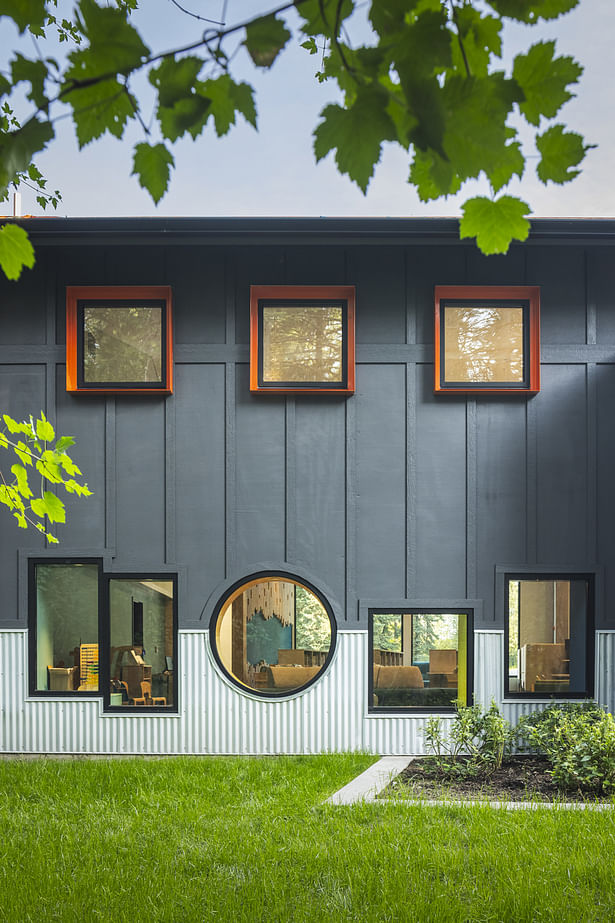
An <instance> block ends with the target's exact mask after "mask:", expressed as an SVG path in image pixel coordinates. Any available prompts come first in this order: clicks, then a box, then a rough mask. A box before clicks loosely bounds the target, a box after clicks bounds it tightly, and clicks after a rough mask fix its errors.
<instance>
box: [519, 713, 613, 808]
mask: <svg viewBox="0 0 615 923" xmlns="http://www.w3.org/2000/svg"><path fill="white" fill-rule="evenodd" d="M517 732H518V735H519V739H521V740H523V741H525V742H526V743H527V744H528V745H529V748H530V749H531V750H533V751H538V752H541V753H544V755H545V756H546V758H547V759H548V761H549V762H550V764H551V769H550V770H549V771H550V773H551V775H552V777H553V781H554V782H555V783H556V784H557V785H558V787H559V788H561V789H564V790H568V791H571V790H576V791H584V792H596V793H598V794H609V793H612V792H615V718H613V715H611V714H609V713H608V712H605V711H603V709H601V708H600V706H598V705H597V704H596V703H595V702H582V703H578V704H576V703H574V704H573V703H561V704H554V705H550V706H549V707H548V708H546V709H545V710H544V711H542V712H537V713H535V714H532V715H527V716H525V717H524V718H522V719H521V721H520V722H519V726H518V728H517Z"/></svg>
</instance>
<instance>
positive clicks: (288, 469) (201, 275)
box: [0, 242, 615, 627]
mask: <svg viewBox="0 0 615 923" xmlns="http://www.w3.org/2000/svg"><path fill="white" fill-rule="evenodd" d="M614 265H615V261H614V260H613V249H612V248H611V247H609V246H587V247H582V246H579V245H576V244H574V245H573V244H565V243H564V244H555V243H554V244H553V245H548V244H546V243H544V244H543V243H535V244H531V243H530V244H529V245H528V246H525V247H521V246H518V247H514V248H513V249H512V251H511V253H510V255H509V256H507V257H491V258H485V257H482V256H481V255H480V254H479V253H478V252H477V251H475V250H474V249H473V248H472V247H471V246H468V245H465V244H459V243H452V242H446V243H444V242H442V243H440V244H438V243H437V242H436V243H431V244H423V245H420V244H418V243H417V244H416V245H415V244H409V245H408V246H402V245H385V244H383V243H378V242H376V243H375V244H374V245H368V244H362V245H349V244H341V243H340V244H335V243H328V244H327V245H326V246H325V245H319V244H317V243H314V244H313V245H294V244H289V245H287V246H273V245H271V246H260V245H258V244H257V243H255V244H254V245H252V246H248V245H242V246H230V245H229V246H211V245H210V246H206V245H198V244H194V245H186V246H184V245H176V246H168V247H163V246H154V245H152V246H145V245H134V246H125V245H122V246H114V245H112V244H109V243H104V244H100V245H96V246H92V245H88V246H74V247H72V248H71V249H69V248H66V247H59V246H53V247H45V246H41V247H39V249H38V262H37V267H36V269H35V270H34V271H33V272H32V273H25V275H24V278H23V281H20V282H19V283H17V284H16V283H7V282H6V281H4V282H2V283H0V324H1V327H0V329H1V330H2V337H1V340H0V411H5V412H8V413H10V414H11V415H12V416H16V417H20V416H21V415H23V414H26V413H29V412H31V411H32V412H37V411H38V410H39V409H40V408H43V409H45V411H46V412H47V414H48V415H49V417H50V418H51V419H52V420H54V422H55V423H56V424H57V428H58V430H59V431H60V432H62V433H63V434H64V433H65V434H70V435H74V436H75V438H76V440H77V446H76V449H75V453H74V454H75V457H76V459H77V461H78V463H79V465H80V467H81V468H82V470H83V471H84V473H85V474H86V475H87V479H88V481H89V483H90V486H91V487H92V489H93V490H94V496H93V497H91V498H90V499H89V500H87V501H84V500H73V499H69V501H68V520H69V524H68V525H67V526H66V527H61V528H60V529H59V530H58V532H59V535H60V537H61V541H62V544H61V545H60V546H59V549H58V553H59V554H62V553H67V552H68V551H70V552H71V553H76V552H78V551H81V553H91V554H100V553H102V552H107V553H109V554H112V555H115V563H116V565H117V567H118V568H129V567H132V568H133V569H135V570H138V569H141V568H142V569H147V570H155V569H156V566H157V565H163V564H166V565H174V564H176V563H177V564H179V565H181V566H182V567H183V568H185V575H186V576H185V582H184V584H183V587H184V589H183V595H182V599H181V605H180V612H179V618H180V627H197V626H199V627H205V626H204V625H203V623H202V621H201V613H202V610H203V607H204V605H205V603H206V601H207V599H208V598H209V596H210V595H211V594H212V593H213V592H214V590H215V589H216V587H218V586H219V585H220V584H221V583H222V582H223V581H224V580H226V579H231V578H235V577H238V576H241V575H247V574H249V573H250V572H251V571H252V570H253V569H254V568H255V566H257V565H258V564H259V563H260V562H263V561H268V562H276V563H277V564H278V565H279V566H280V567H282V566H284V565H285V564H286V566H287V567H288V569H289V570H291V571H292V570H293V568H296V569H298V570H299V571H301V569H307V570H308V571H309V572H310V573H311V574H313V575H314V576H315V577H317V578H318V579H320V580H321V581H322V585H323V586H325V587H327V588H328V589H329V590H330V591H331V592H332V594H333V596H334V598H335V599H336V601H337V602H338V603H339V605H340V608H341V611H342V613H343V615H344V618H345V624H346V626H347V627H364V626H362V625H361V623H360V622H359V608H358V600H359V599H361V598H369V599H379V598H381V599H392V598H404V597H406V598H436V597H437V598H479V599H483V600H484V622H483V623H482V627H489V626H492V627H493V626H496V627H501V626H502V625H503V613H502V612H496V611H494V585H495V576H494V568H495V566H496V565H498V564H510V565H513V566H515V567H522V566H523V565H535V564H539V565H544V567H545V570H548V569H549V566H550V565H551V566H557V565H570V566H571V568H574V569H577V570H579V569H583V568H584V567H586V566H588V565H590V564H594V563H597V564H599V565H602V567H603V568H604V574H605V578H604V583H605V593H604V606H603V608H601V610H600V611H599V612H598V614H597V627H615V563H614V562H615V529H614V528H613V522H614V519H615V479H614V478H613V475H612V468H613V458H614V457H615V427H614V425H613V416H614V408H615V268H614ZM146 282H147V283H152V284H170V285H172V287H173V292H174V309H175V361H176V383H175V393H174V395H173V397H171V398H169V399H166V400H165V399H159V398H153V399H152V398H141V399H137V398H132V397H126V398H124V397H118V398H116V399H114V398H108V399H104V398H98V397H93V398H92V397H89V396H87V395H67V394H66V392H65V390H64V288H65V286H66V285H67V284H88V283H89V284H130V283H132V284H137V283H146ZM251 283H255V284H256V283H262V284H267V283H268V284H276V283H280V284H281V283H284V284H292V283H297V284H299V283H303V284H309V283H313V284H315V283H319V284H327V283H330V284H341V283H345V284H354V285H356V288H357V363H358V365H357V392H356V394H355V395H354V396H353V397H350V398H348V399H340V398H336V397H334V396H333V397H331V396H326V397H322V398H318V397H317V396H316V397H315V396H308V395H306V396H305V398H304V397H302V396H301V395H299V396H296V397H288V398H284V397H283V396H281V397H280V396H275V395H267V394H250V393H249V390H248V294H249V285H250V284H251ZM437 283H438V284H445V283H460V284H470V283H473V284H493V283H500V284H538V285H540V286H541V297H542V311H541V317H542V322H541V332H542V390H541V393H540V394H539V395H537V396H536V397H534V398H530V399H527V398H520V397H519V398H518V397H512V398H511V397H507V398H499V399H498V398H494V397H483V398H481V397H480V396H478V397H476V398H471V399H464V398H459V397H454V396H446V395H438V397H437V398H436V397H435V396H434V394H433V364H432V363H433V356H432V353H433V345H432V344H433V286H434V285H435V284H437ZM17 548H21V549H26V550H27V549H32V551H39V550H41V548H42V543H41V541H40V539H39V537H38V535H37V534H35V533H32V532H31V531H28V532H22V531H17V530H16V529H15V527H14V526H13V524H12V522H10V520H9V517H8V515H7V514H6V513H5V512H4V511H2V513H1V515H0V585H1V586H2V588H3V594H2V595H3V600H2V608H1V610H0V623H1V624H2V625H4V626H14V625H17V624H21V625H23V624H24V620H25V618H26V611H25V606H24V604H23V600H24V598H25V597H24V591H23V590H22V591H21V596H20V597H19V598H20V599H21V604H20V605H18V566H17ZM341 627H344V625H343V624H342V626H341ZM478 627H481V625H479V626H478Z"/></svg>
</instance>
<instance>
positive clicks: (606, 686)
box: [595, 631, 615, 715]
mask: <svg viewBox="0 0 615 923" xmlns="http://www.w3.org/2000/svg"><path fill="white" fill-rule="evenodd" d="M595 689H596V701H597V702H599V703H600V704H601V705H604V707H605V708H606V709H607V711H610V712H611V714H613V715H615V631H597V632H596V685H595Z"/></svg>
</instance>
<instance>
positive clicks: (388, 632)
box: [372, 612, 401, 651]
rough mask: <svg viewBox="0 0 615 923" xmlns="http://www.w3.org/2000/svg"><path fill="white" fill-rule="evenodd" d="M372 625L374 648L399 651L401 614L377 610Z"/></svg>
mask: <svg viewBox="0 0 615 923" xmlns="http://www.w3.org/2000/svg"><path fill="white" fill-rule="evenodd" d="M372 627H373V637H374V642H373V643H374V650H376V651H401V615H389V614H385V613H382V612H377V613H375V614H374V618H373V626H372Z"/></svg>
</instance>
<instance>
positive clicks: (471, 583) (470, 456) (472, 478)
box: [466, 400, 478, 599]
mask: <svg viewBox="0 0 615 923" xmlns="http://www.w3.org/2000/svg"><path fill="white" fill-rule="evenodd" d="M476 445H477V434H476V400H467V401H466V597H467V598H468V599H475V598H476V562H477V548H476V544H477V538H476V535H477V526H476V514H477V505H478V499H477V486H476V481H477V459H476V454H477V452H476Z"/></svg>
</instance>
